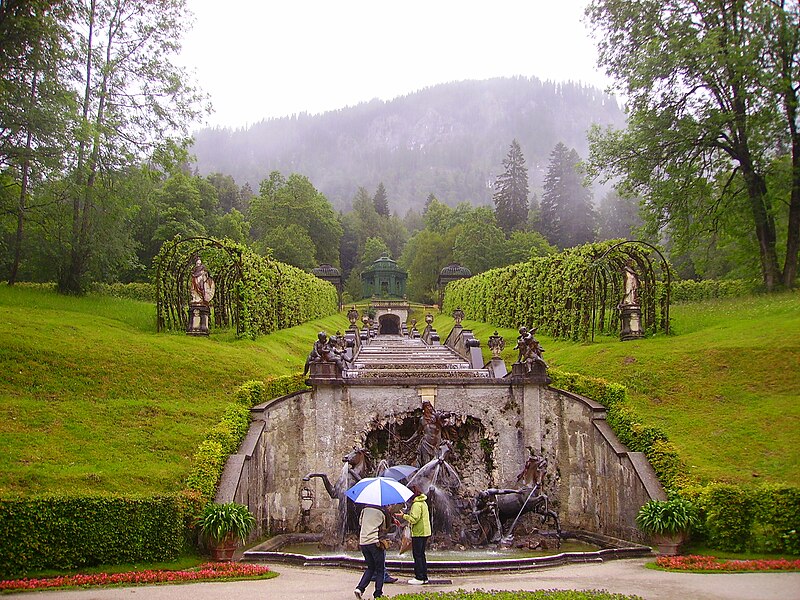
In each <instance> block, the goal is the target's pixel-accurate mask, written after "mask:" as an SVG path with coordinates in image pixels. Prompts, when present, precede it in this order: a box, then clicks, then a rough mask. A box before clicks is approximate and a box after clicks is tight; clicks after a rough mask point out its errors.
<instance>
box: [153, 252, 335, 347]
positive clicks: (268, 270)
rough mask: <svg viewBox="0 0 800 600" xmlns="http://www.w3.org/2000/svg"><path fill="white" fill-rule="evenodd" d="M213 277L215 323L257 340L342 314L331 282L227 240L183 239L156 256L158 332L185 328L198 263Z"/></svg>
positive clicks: (212, 310)
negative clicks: (307, 322) (268, 334)
mask: <svg viewBox="0 0 800 600" xmlns="http://www.w3.org/2000/svg"><path fill="white" fill-rule="evenodd" d="M197 258H200V259H201V260H202V262H203V264H204V265H205V266H206V268H207V269H208V271H209V273H211V276H212V277H213V279H214V283H215V286H216V292H215V294H214V298H213V300H212V302H211V307H210V308H211V322H212V323H213V325H214V327H216V328H235V329H236V334H237V336H244V337H250V338H255V337H256V336H258V335H260V334H267V333H271V332H273V331H277V330H278V329H285V328H287V327H293V326H295V325H299V324H301V323H305V322H306V321H309V320H311V319H315V318H317V317H324V316H328V315H331V314H333V313H335V312H336V311H337V310H338V296H337V292H336V288H334V287H333V286H332V285H331V284H330V283H327V282H326V281H323V280H322V279H319V278H317V277H315V276H314V275H311V274H310V273H306V272H305V271H303V270H301V269H298V268H296V267H293V266H291V265H287V264H284V263H281V262H278V261H276V260H273V259H272V258H270V257H265V256H260V255H258V254H256V253H254V252H252V251H251V250H249V249H248V248H247V247H245V246H243V245H241V244H238V243H236V242H232V241H230V240H227V239H223V240H216V239H213V238H207V237H190V238H181V237H180V236H176V237H175V238H174V239H172V240H169V241H167V242H165V243H164V245H163V246H162V247H161V250H160V251H159V253H158V255H157V256H156V258H155V261H154V262H155V265H156V311H157V328H158V331H163V330H185V329H186V328H187V325H188V319H189V312H188V311H189V298H190V292H189V288H190V285H191V271H192V265H193V264H194V261H195V259H197Z"/></svg>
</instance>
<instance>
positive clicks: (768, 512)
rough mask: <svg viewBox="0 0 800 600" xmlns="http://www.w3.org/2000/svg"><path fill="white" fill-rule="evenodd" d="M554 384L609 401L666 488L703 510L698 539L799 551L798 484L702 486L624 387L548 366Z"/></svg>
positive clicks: (615, 425) (621, 430)
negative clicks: (646, 421) (643, 417)
mask: <svg viewBox="0 0 800 600" xmlns="http://www.w3.org/2000/svg"><path fill="white" fill-rule="evenodd" d="M549 374H550V378H551V379H552V380H553V386H554V387H558V388H561V389H564V390H567V391H570V392H573V393H576V394H580V395H582V396H586V397H587V398H591V399H593V400H595V401H596V402H599V403H600V404H602V405H603V406H605V407H606V408H607V409H608V411H607V414H606V420H607V421H608V424H609V425H610V426H611V428H612V429H613V430H614V433H616V435H617V437H618V438H619V440H620V441H621V442H622V443H623V444H625V445H626V446H627V447H628V449H629V450H631V451H633V452H643V453H644V454H645V455H646V456H647V459H648V460H649V461H650V464H651V465H652V466H653V469H654V470H655V472H656V475H657V476H658V479H659V481H661V483H662V484H663V485H664V487H665V488H667V490H668V491H669V492H670V493H672V494H676V495H678V496H680V497H683V498H686V499H688V500H690V501H691V502H692V503H693V504H694V505H695V506H696V507H697V508H698V510H699V513H700V521H701V524H700V526H699V527H698V528H697V531H696V532H695V536H694V537H696V538H697V539H699V540H701V541H703V542H705V543H706V544H707V545H708V546H709V547H710V548H716V549H718V550H725V551H728V552H745V551H750V552H781V553H789V554H794V555H800V488H798V487H792V486H788V485H774V484H772V485H763V486H757V487H755V486H743V485H732V484H724V483H711V484H708V485H702V486H701V485H698V484H697V483H696V482H694V481H692V480H691V479H690V477H689V476H688V475H687V469H686V466H685V464H684V463H683V461H681V459H680V456H679V454H678V451H677V449H676V448H675V446H674V445H673V444H672V442H670V441H669V439H668V437H667V435H666V433H664V432H663V431H662V430H660V429H658V428H657V427H653V426H651V425H646V424H644V423H642V422H641V420H640V419H639V418H638V417H637V415H636V413H635V412H634V410H633V409H632V408H631V407H630V406H628V405H627V404H626V397H627V390H626V388H625V386H623V385H620V384H617V383H611V382H608V381H605V380H603V379H599V378H594V377H586V376H583V375H579V374H577V373H565V372H562V371H558V370H555V369H550V371H549Z"/></svg>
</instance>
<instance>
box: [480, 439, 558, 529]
mask: <svg viewBox="0 0 800 600" xmlns="http://www.w3.org/2000/svg"><path fill="white" fill-rule="evenodd" d="M546 472H547V459H546V458H544V457H541V456H536V455H534V454H531V456H530V458H528V460H527V461H526V462H525V466H524V467H523V468H522V471H520V473H519V475H517V481H518V482H522V484H523V485H522V487H521V488H519V489H506V488H489V489H487V490H483V491H481V492H479V493H478V494H477V495H476V496H475V498H474V499H473V514H474V516H475V519H476V521H477V523H478V526H479V528H480V530H481V534H480V535H479V538H480V541H481V542H483V543H485V542H499V541H501V540H508V539H510V537H511V534H512V532H513V531H514V527H515V526H516V524H517V521H518V520H519V518H520V517H521V516H522V515H524V514H527V513H534V514H537V515H539V517H540V518H541V522H542V524H544V523H546V522H547V521H548V520H550V521H552V522H553V524H554V525H555V528H556V531H558V532H559V533H560V532H561V524H560V523H559V520H558V515H557V514H556V513H555V511H553V510H551V509H550V504H549V500H548V498H547V495H546V494H544V493H543V492H542V491H541V489H542V482H543V481H544V476H545V473H546ZM512 518H513V519H514V521H513V523H511V525H510V526H509V527H508V529H507V530H506V531H505V532H504V531H503V524H504V523H505V522H507V521H509V520H511V519H512Z"/></svg>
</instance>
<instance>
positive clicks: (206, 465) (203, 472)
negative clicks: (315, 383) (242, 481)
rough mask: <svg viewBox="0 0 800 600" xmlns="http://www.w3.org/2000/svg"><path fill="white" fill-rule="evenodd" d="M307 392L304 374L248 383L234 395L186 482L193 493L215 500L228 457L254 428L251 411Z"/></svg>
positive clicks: (202, 447)
mask: <svg viewBox="0 0 800 600" xmlns="http://www.w3.org/2000/svg"><path fill="white" fill-rule="evenodd" d="M303 389H306V384H305V380H304V378H303V375H302V373H298V374H295V375H287V376H285V377H275V378H273V379H269V380H267V381H265V382H261V381H247V382H245V383H243V384H242V385H241V386H239V388H238V389H237V390H236V392H235V393H234V402H232V403H230V404H228V405H227V407H226V408H225V412H224V414H223V415H222V419H220V421H219V422H218V423H217V424H216V425H215V426H214V427H212V428H211V429H210V430H209V432H208V434H207V435H206V437H205V439H204V440H203V442H202V443H201V444H200V447H199V448H198V449H197V452H196V453H195V455H194V458H193V460H192V470H191V473H190V474H189V477H188V478H187V480H186V487H187V488H188V489H189V490H192V491H195V492H198V493H199V494H200V496H201V497H202V498H203V499H204V500H210V499H211V498H213V497H214V493H215V492H216V489H217V485H218V484H219V480H220V477H222V471H223V469H224V468H225V462H226V461H227V460H228V456H229V455H230V454H233V453H234V452H236V451H237V450H238V448H239V446H240V445H241V443H242V441H243V440H244V438H245V436H246V435H247V431H248V429H249V428H250V408H251V407H253V406H255V405H257V404H261V403H262V402H265V401H267V400H268V399H271V398H276V397H280V396H285V395H286V394H290V393H292V392H296V391H300V390H303Z"/></svg>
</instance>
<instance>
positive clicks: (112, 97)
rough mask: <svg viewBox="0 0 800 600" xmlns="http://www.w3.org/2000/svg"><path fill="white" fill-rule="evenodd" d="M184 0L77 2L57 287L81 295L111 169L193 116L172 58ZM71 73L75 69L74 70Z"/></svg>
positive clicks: (178, 130) (183, 127) (193, 104)
mask: <svg viewBox="0 0 800 600" xmlns="http://www.w3.org/2000/svg"><path fill="white" fill-rule="evenodd" d="M186 13H187V6H186V1H185V0H139V1H137V2H127V1H124V0H84V1H83V2H81V3H80V9H79V11H78V12H77V14H78V15H79V22H77V23H76V24H75V29H76V31H80V32H81V39H80V44H79V46H78V48H80V50H81V59H80V65H81V68H80V71H78V70H77V69H76V72H79V73H80V76H79V80H78V82H79V84H80V86H81V89H82V97H81V106H80V114H79V115H78V118H79V122H80V126H79V127H78V128H77V138H76V140H75V167H74V181H73V187H72V189H71V191H70V193H69V196H70V198H71V209H72V218H71V227H70V235H69V237H68V239H67V240H66V248H65V252H64V255H65V256H66V260H65V261H64V263H63V265H62V267H61V269H60V273H59V281H58V287H59V290H60V291H62V292H66V293H79V292H81V291H82V290H83V289H84V285H85V276H86V274H87V271H88V269H89V266H90V263H91V261H92V259H94V258H96V257H97V256H98V255H99V254H100V252H101V249H100V248H99V244H98V239H99V238H98V237H97V236H96V235H95V234H96V233H98V230H99V229H100V228H101V227H102V225H101V224H100V223H99V219H101V218H102V215H103V214H104V213H108V212H109V211H107V210H106V209H105V208H106V207H104V205H103V204H104V203H106V202H112V201H113V196H111V195H106V194H100V193H98V191H99V190H100V189H101V187H102V186H105V187H107V186H108V181H104V179H106V178H107V176H109V175H110V174H112V173H113V172H114V170H115V169H119V168H120V167H122V166H124V165H127V164H130V163H131V162H133V161H136V160H138V159H141V158H142V157H143V156H144V155H147V154H150V152H152V151H153V149H154V148H155V147H157V146H158V145H160V144H163V143H164V142H165V140H167V141H168V140H170V139H173V138H180V137H184V136H185V135H186V134H187V128H188V124H189V123H190V122H192V121H193V120H194V119H195V117H197V116H198V114H199V102H200V100H201V99H200V97H199V96H198V95H197V93H196V92H195V90H194V89H193V88H192V87H191V86H190V85H189V84H188V83H187V82H188V81H189V78H188V77H187V76H186V74H185V72H184V71H183V70H182V69H180V68H178V67H176V66H175V65H174V64H173V62H172V60H171V59H172V57H173V56H174V55H175V54H176V53H177V52H178V51H179V50H180V42H181V37H182V34H183V30H184V26H185V24H186V23H187V20H186ZM76 67H77V65H76Z"/></svg>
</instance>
